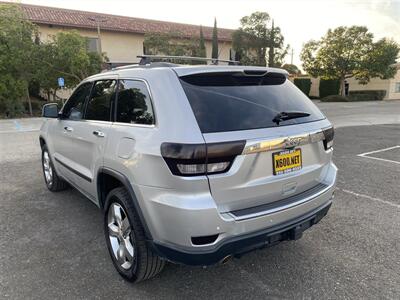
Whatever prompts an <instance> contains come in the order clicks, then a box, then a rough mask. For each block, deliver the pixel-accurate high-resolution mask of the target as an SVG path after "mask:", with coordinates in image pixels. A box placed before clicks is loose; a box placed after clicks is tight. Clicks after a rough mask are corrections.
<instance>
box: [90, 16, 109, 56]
mask: <svg viewBox="0 0 400 300" xmlns="http://www.w3.org/2000/svg"><path fill="white" fill-rule="evenodd" d="M88 20H90V21H93V22H95V23H96V26H97V42H98V44H97V45H98V48H99V49H98V50H99V53H100V55H101V54H102V53H103V50H102V49H101V36H100V23H104V22H107V19H105V18H97V17H89V18H88Z"/></svg>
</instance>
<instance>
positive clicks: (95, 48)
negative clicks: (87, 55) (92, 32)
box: [86, 37, 99, 52]
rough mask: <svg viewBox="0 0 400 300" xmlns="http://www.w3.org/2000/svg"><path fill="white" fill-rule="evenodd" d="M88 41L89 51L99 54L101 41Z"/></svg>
mask: <svg viewBox="0 0 400 300" xmlns="http://www.w3.org/2000/svg"><path fill="white" fill-rule="evenodd" d="M86 40H87V49H88V51H89V52H99V39H98V38H92V37H88V38H86Z"/></svg>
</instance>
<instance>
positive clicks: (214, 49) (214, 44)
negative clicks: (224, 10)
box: [211, 18, 219, 58]
mask: <svg viewBox="0 0 400 300" xmlns="http://www.w3.org/2000/svg"><path fill="white" fill-rule="evenodd" d="M218 56H219V53H218V29H217V18H214V28H213V32H212V50H211V57H212V58H218Z"/></svg>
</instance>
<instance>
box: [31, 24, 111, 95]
mask: <svg viewBox="0 0 400 300" xmlns="http://www.w3.org/2000/svg"><path fill="white" fill-rule="evenodd" d="M35 59H37V60H40V62H41V64H40V67H39V68H38V72H37V81H38V82H39V83H40V87H41V88H42V89H44V90H45V91H46V93H47V95H50V93H51V92H52V93H53V95H55V93H56V91H57V89H58V84H57V78H58V77H64V79H65V86H66V87H67V88H73V87H75V86H76V85H77V84H78V83H79V82H81V81H82V80H83V79H84V78H86V77H88V76H90V75H93V74H95V73H99V72H100V71H101V68H102V64H103V62H104V61H105V60H106V59H107V58H106V57H105V56H104V55H100V54H99V53H97V52H89V51H88V49H87V41H86V39H85V38H84V37H82V36H81V35H79V33H78V32H76V31H68V32H59V33H57V34H56V35H55V36H54V37H53V38H52V40H51V41H50V42H49V43H44V44H41V45H40V47H39V48H38V51H37V52H36V56H35ZM48 97H49V96H48ZM54 100H55V99H54Z"/></svg>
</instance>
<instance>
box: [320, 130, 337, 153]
mask: <svg viewBox="0 0 400 300" xmlns="http://www.w3.org/2000/svg"><path fill="white" fill-rule="evenodd" d="M322 132H323V133H324V137H325V139H324V147H325V150H328V149H330V148H332V146H333V137H334V135H335V130H334V129H333V127H329V128H327V129H324V130H323V131H322Z"/></svg>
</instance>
